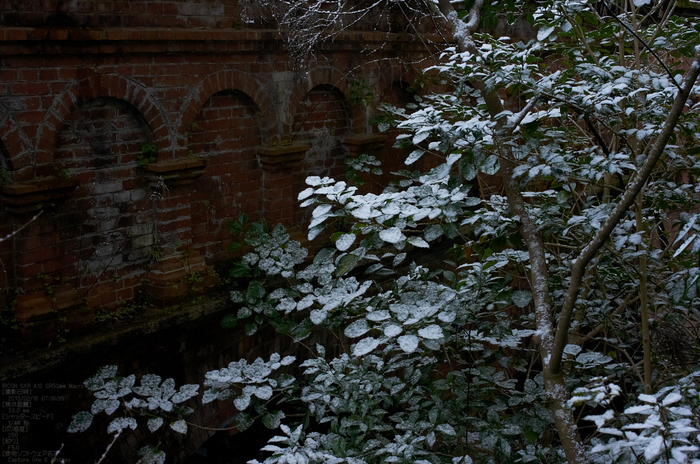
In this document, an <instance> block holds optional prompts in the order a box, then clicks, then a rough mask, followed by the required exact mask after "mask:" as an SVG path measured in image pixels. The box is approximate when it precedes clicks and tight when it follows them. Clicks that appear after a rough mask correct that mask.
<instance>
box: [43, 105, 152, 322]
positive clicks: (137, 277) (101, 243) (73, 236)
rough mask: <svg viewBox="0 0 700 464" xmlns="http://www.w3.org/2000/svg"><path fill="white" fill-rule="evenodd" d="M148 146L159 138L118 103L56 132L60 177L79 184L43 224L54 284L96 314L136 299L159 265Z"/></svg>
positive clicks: (92, 108) (83, 108)
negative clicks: (143, 164) (145, 159)
mask: <svg viewBox="0 0 700 464" xmlns="http://www.w3.org/2000/svg"><path fill="white" fill-rule="evenodd" d="M148 143H153V135H152V133H151V131H150V129H149V125H148V123H147V121H146V120H145V118H144V117H143V116H142V115H141V114H140V113H139V111H138V110H137V109H136V108H135V107H134V106H132V105H131V104H129V103H128V102H126V101H124V100H120V99H117V98H112V97H98V98H95V99H91V100H87V101H85V102H83V103H82V104H80V105H79V106H78V107H77V108H76V110H75V111H73V112H72V113H71V114H70V115H69V116H68V117H67V118H65V121H64V124H63V127H62V128H60V129H59V130H58V131H57V133H56V146H55V152H54V163H53V166H54V168H55V171H54V172H55V173H56V174H57V175H59V176H63V175H65V176H69V177H71V178H74V179H77V180H78V181H79V185H78V187H77V188H76V189H75V192H74V194H73V196H72V197H71V198H69V199H68V200H66V201H65V202H64V203H62V204H60V205H59V206H58V208H57V211H56V212H55V213H54V214H53V215H52V216H49V217H47V218H44V219H43V220H44V221H51V222H52V226H53V227H52V228H50V230H51V232H52V233H50V234H49V236H48V237H47V240H48V241H49V243H48V245H52V248H51V251H50V252H47V253H46V255H47V259H52V260H53V263H52V266H51V267H50V269H52V270H53V272H51V273H49V274H48V277H49V278H50V282H48V284H49V285H58V286H60V287H62V288H64V289H68V288H73V289H75V290H76V291H77V293H78V294H79V295H80V296H81V297H83V298H85V299H87V302H88V305H89V306H90V307H93V308H102V309H109V308H111V307H116V306H118V305H119V304H120V303H121V302H123V301H126V300H132V299H133V298H134V296H135V294H136V292H137V290H138V287H139V286H140V284H141V282H142V280H143V279H144V278H145V277H146V275H147V272H148V269H149V264H150V263H151V261H152V259H153V258H154V256H153V253H152V251H151V250H152V247H154V246H155V244H156V243H155V241H156V238H155V231H154V219H153V211H152V207H151V203H150V201H149V197H150V195H151V189H150V188H149V186H148V181H147V180H146V178H145V177H144V173H143V171H142V170H141V169H140V168H139V167H138V160H139V158H140V157H141V156H142V147H143V146H144V144H148ZM54 240H55V241H56V243H51V242H52V241H54ZM46 284H47V282H44V285H46Z"/></svg>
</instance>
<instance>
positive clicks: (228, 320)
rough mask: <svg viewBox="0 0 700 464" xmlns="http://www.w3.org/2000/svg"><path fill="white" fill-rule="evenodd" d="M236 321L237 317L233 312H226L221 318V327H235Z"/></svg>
mask: <svg viewBox="0 0 700 464" xmlns="http://www.w3.org/2000/svg"><path fill="white" fill-rule="evenodd" d="M237 323H238V319H236V316H234V315H233V314H227V315H226V316H224V318H223V319H221V327H223V328H224V329H230V328H231V327H235V326H236V324H237Z"/></svg>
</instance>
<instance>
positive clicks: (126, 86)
mask: <svg viewBox="0 0 700 464" xmlns="http://www.w3.org/2000/svg"><path fill="white" fill-rule="evenodd" d="M101 97H102V98H107V97H111V98H115V99H119V100H123V101H125V102H127V103H129V104H130V105H131V106H132V107H133V108H135V109H136V112H137V113H139V114H140V117H141V118H142V119H143V120H144V121H146V126H147V127H148V130H149V132H150V134H151V135H150V139H151V141H152V143H154V144H155V145H156V147H157V149H158V152H159V157H163V156H164V153H167V152H169V151H172V149H173V147H172V145H173V144H172V137H170V130H169V128H168V126H167V125H166V123H165V119H164V117H163V115H164V114H165V111H164V110H163V108H162V106H161V105H160V103H159V102H158V101H156V100H155V99H154V98H153V96H152V95H151V92H150V90H149V89H147V88H146V87H145V86H143V85H142V84H141V83H140V82H138V81H136V80H135V79H127V78H124V77H122V76H118V75H114V74H105V75H96V76H91V77H89V78H87V79H83V80H81V81H78V82H74V83H72V84H70V85H68V86H66V87H65V88H64V89H63V91H61V92H60V93H58V94H57V95H56V96H55V97H54V99H53V104H52V105H51V108H50V109H49V110H48V111H47V112H46V117H45V119H44V121H43V122H42V123H41V125H40V126H39V129H38V131H37V136H36V142H35V151H36V155H35V161H34V163H35V166H36V167H35V171H36V172H35V175H36V176H37V177H42V176H46V175H51V172H50V170H51V165H52V162H53V157H54V153H53V151H54V149H55V147H56V145H57V143H58V140H57V137H58V131H59V130H60V129H61V128H62V127H63V126H64V124H65V123H66V121H67V118H70V117H71V115H73V114H74V113H75V112H76V111H78V109H79V108H80V107H81V106H82V105H83V104H84V103H86V102H89V101H91V100H94V99H98V98H101ZM47 171H48V172H47Z"/></svg>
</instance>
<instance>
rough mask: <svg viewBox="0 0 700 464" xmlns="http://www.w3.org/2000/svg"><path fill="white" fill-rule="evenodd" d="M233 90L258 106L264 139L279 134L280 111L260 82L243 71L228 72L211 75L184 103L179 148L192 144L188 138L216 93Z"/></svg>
mask: <svg viewBox="0 0 700 464" xmlns="http://www.w3.org/2000/svg"><path fill="white" fill-rule="evenodd" d="M229 89H237V90H238V91H239V92H241V93H243V94H245V95H246V97H247V98H248V99H249V100H251V101H252V102H253V103H254V105H255V106H256V107H257V111H258V114H259V115H260V135H261V138H262V139H263V140H266V139H271V138H273V137H274V136H275V135H277V133H278V130H279V128H278V127H277V126H278V120H277V111H276V109H275V105H274V103H273V102H272V100H271V99H270V96H269V95H268V94H267V93H266V92H265V90H264V89H263V86H262V85H261V84H260V82H258V81H257V80H255V79H254V78H252V77H250V76H249V75H247V74H245V73H243V72H240V71H234V70H226V71H221V72H218V73H216V74H212V75H209V76H207V77H206V78H205V79H204V80H203V81H202V83H201V84H200V85H199V86H198V87H197V88H196V89H194V90H193V91H192V92H191V93H190V97H189V98H188V99H187V100H186V101H185V102H184V103H183V105H182V110H181V111H180V121H179V124H178V142H177V143H178V146H179V147H186V146H187V145H189V140H188V139H189V137H190V134H191V133H192V132H193V131H192V123H193V122H195V121H196V119H197V117H199V115H200V112H201V111H202V109H203V108H204V106H205V105H206V104H207V102H209V100H210V99H211V98H212V97H213V96H214V95H215V94H218V93H220V92H223V91H227V90H229Z"/></svg>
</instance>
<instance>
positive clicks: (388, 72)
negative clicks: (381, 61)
mask: <svg viewBox="0 0 700 464" xmlns="http://www.w3.org/2000/svg"><path fill="white" fill-rule="evenodd" d="M420 74H421V71H416V70H415V69H413V68H411V67H407V66H405V65H403V64H401V63H395V62H394V63H391V65H390V66H388V67H386V68H382V69H381V72H378V76H379V79H377V83H376V85H375V86H374V89H375V91H376V95H377V96H378V97H379V98H378V101H380V102H381V101H382V98H383V97H384V94H385V93H386V91H387V90H388V89H389V88H390V87H391V86H392V84H394V83H396V82H405V83H407V84H411V85H412V84H413V83H414V82H416V81H417V80H418V77H419V75H420Z"/></svg>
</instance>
